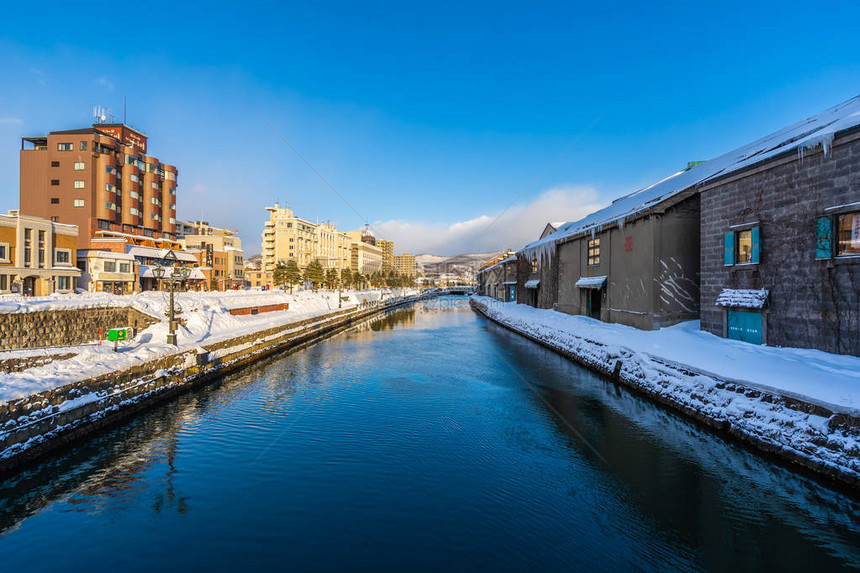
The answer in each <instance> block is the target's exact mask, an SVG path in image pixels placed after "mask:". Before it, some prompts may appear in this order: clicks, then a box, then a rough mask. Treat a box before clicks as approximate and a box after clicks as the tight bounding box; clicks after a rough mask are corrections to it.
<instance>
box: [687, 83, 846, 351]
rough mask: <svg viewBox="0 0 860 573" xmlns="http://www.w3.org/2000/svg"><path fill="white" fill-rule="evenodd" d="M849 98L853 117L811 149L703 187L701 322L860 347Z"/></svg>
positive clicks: (750, 335)
mask: <svg viewBox="0 0 860 573" xmlns="http://www.w3.org/2000/svg"><path fill="white" fill-rule="evenodd" d="M843 105H844V106H846V107H848V110H853V114H854V115H853V120H854V121H850V120H851V118H852V116H851V115H850V114H848V113H843V114H840V115H843V116H847V117H846V119H848V120H849V121H844V122H843V123H842V125H845V129H841V130H840V129H839V128H838V127H837V126H836V125H831V126H830V127H829V128H826V130H825V132H824V133H823V134H820V135H819V136H818V138H817V139H815V140H812V141H811V142H810V145H808V147H810V148H811V149H810V148H807V149H804V148H803V147H800V148H799V149H798V148H795V149H791V150H787V151H786V152H784V153H782V154H780V155H777V156H775V157H772V158H769V159H767V160H766V161H763V162H760V163H758V164H755V165H751V166H750V167H748V168H746V169H744V170H743V171H740V172H736V173H732V174H729V175H725V176H723V177H720V178H718V179H715V180H712V181H710V182H709V183H708V184H707V185H705V186H703V187H702V188H701V197H702V329H703V330H707V331H709V332H712V333H714V334H717V335H720V336H725V337H729V338H736V339H740V340H746V341H748V342H753V343H758V344H762V343H764V344H769V345H777V346H796V347H803V348H817V349H820V350H824V351H827V352H835V353H840V354H854V355H860V126H858V125H856V124H858V123H860V115H858V114H860V105H858V99H855V100H852V101H851V102H848V103H846V104H843ZM848 110H846V111H848ZM824 123H826V120H818V118H812V119H811V120H807V124H808V125H811V126H815V125H817V124H824ZM851 123H854V124H855V125H851Z"/></svg>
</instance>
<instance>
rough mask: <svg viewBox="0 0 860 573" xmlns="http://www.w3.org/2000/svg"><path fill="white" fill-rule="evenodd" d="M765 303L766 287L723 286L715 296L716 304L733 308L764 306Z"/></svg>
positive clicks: (757, 307)
mask: <svg viewBox="0 0 860 573" xmlns="http://www.w3.org/2000/svg"><path fill="white" fill-rule="evenodd" d="M766 303H767V289H764V288H763V289H760V290H758V289H733V288H724V289H723V290H722V291H720V294H719V296H717V302H716V303H715V304H716V306H724V307H734V308H756V309H759V308H764V305H765V304H766Z"/></svg>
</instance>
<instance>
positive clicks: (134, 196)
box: [128, 191, 140, 199]
mask: <svg viewBox="0 0 860 573" xmlns="http://www.w3.org/2000/svg"><path fill="white" fill-rule="evenodd" d="M128 196H129V197H131V198H132V199H137V198H138V197H140V194H139V193H138V192H137V191H129V192H128Z"/></svg>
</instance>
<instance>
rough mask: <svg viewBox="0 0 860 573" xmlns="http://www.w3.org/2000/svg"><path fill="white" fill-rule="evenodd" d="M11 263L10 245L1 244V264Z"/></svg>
mask: <svg viewBox="0 0 860 573" xmlns="http://www.w3.org/2000/svg"><path fill="white" fill-rule="evenodd" d="M8 262H9V243H0V263H8Z"/></svg>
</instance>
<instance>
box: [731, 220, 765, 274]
mask: <svg viewBox="0 0 860 573" xmlns="http://www.w3.org/2000/svg"><path fill="white" fill-rule="evenodd" d="M760 257H761V239H760V232H759V228H758V227H751V228H749V229H742V230H740V231H729V232H727V233H726V234H725V235H724V237H723V264H724V265H725V266H727V267H728V266H732V265H756V264H758V262H759V259H760Z"/></svg>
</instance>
